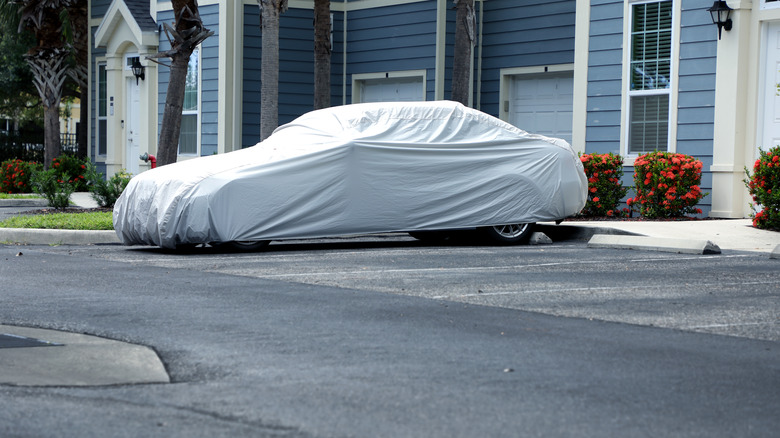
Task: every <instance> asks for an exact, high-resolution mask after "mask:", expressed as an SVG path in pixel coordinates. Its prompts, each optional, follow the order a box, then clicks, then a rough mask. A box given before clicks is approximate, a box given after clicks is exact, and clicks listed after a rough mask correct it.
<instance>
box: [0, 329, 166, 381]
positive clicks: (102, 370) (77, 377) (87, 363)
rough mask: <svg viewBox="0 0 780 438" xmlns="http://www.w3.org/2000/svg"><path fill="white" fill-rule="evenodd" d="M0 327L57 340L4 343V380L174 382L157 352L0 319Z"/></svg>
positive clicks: (6, 331) (0, 357)
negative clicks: (32, 343)
mask: <svg viewBox="0 0 780 438" xmlns="http://www.w3.org/2000/svg"><path fill="white" fill-rule="evenodd" d="M0 333H3V334H10V335H12V336H22V337H25V338H31V339H38V340H42V341H45V342H47V343H52V346H41V347H27V348H4V349H3V354H2V355H0V369H2V370H3V372H2V373H0V384H10V385H19V386H95V385H124V384H138V383H169V382H170V377H168V373H167V371H166V370H165V366H164V365H163V364H162V362H161V361H160V358H159V357H158V356H157V353H155V352H154V350H152V349H151V348H149V347H144V346H141V345H136V344H129V343H126V342H120V341H114V340H111V339H105V338H99V337H96V336H89V335H82V334H77V333H68V332H61V331H55V330H43V329H34V328H28V327H15V326H8V325H0Z"/></svg>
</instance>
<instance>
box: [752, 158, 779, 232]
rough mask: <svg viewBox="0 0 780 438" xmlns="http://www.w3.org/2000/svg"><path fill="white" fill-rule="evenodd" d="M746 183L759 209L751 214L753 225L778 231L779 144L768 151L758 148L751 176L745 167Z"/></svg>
mask: <svg viewBox="0 0 780 438" xmlns="http://www.w3.org/2000/svg"><path fill="white" fill-rule="evenodd" d="M745 173H746V174H747V179H745V180H744V181H745V184H746V185H747V188H748V191H749V192H750V195H751V196H752V197H753V202H755V203H756V205H757V206H758V207H760V208H761V211H758V212H756V213H755V214H753V226H754V227H756V228H763V229H767V230H776V231H780V146H775V147H773V148H772V149H770V150H769V151H768V152H764V151H763V150H759V157H758V160H756V163H755V164H754V165H753V176H751V175H750V172H749V171H748V169H747V168H745Z"/></svg>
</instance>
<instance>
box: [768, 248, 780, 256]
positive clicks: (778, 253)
mask: <svg viewBox="0 0 780 438" xmlns="http://www.w3.org/2000/svg"><path fill="white" fill-rule="evenodd" d="M769 258H770V259H780V245H777V246H776V247H775V249H773V250H772V253H771V254H769Z"/></svg>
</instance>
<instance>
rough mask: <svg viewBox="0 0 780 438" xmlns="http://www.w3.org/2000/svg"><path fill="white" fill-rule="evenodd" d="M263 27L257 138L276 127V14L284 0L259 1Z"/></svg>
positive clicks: (284, 9) (277, 108)
mask: <svg viewBox="0 0 780 438" xmlns="http://www.w3.org/2000/svg"><path fill="white" fill-rule="evenodd" d="M258 4H259V6H260V19H261V22H260V27H261V28H262V34H263V43H262V51H263V52H262V61H261V66H260V68H261V73H260V74H261V76H260V80H261V81H262V84H261V86H260V140H265V139H266V138H268V136H270V135H271V133H272V132H274V129H276V128H277V127H278V126H279V16H280V15H281V14H282V12H284V11H286V10H287V0H258Z"/></svg>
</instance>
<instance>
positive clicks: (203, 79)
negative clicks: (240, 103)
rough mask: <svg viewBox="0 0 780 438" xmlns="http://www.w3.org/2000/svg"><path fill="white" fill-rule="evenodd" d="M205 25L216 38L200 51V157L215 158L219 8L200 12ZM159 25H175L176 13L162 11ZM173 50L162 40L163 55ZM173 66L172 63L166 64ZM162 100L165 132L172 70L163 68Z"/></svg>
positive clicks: (159, 106) (159, 110) (159, 103)
mask: <svg viewBox="0 0 780 438" xmlns="http://www.w3.org/2000/svg"><path fill="white" fill-rule="evenodd" d="M198 11H199V13H200V16H201V18H202V19H203V24H204V25H205V27H206V28H207V29H209V30H212V31H214V35H212V36H210V37H209V38H207V39H206V40H205V41H204V42H203V43H202V44H201V49H200V58H201V60H200V68H201V71H200V99H201V102H200V108H199V110H200V154H201V155H212V154H215V153H216V152H217V142H218V139H217V136H218V132H219V113H218V111H219V98H220V95H219V94H220V93H219V88H218V87H219V5H209V6H201V7H199V8H198ZM157 22H158V23H161V24H162V23H171V24H172V23H173V11H170V10H168V11H161V12H159V13H158V14H157ZM169 49H170V44H169V43H168V39H167V38H165V37H162V38H160V51H161V52H162V51H165V50H169ZM163 62H170V60H163ZM158 78H159V88H158V99H157V113H158V117H159V120H160V122H161V123H160V125H158V127H157V134H158V137H159V131H160V129H161V128H162V119H163V113H164V112H165V99H166V96H167V92H168V82H169V81H170V69H169V68H168V67H165V66H163V65H160V66H159V67H158Z"/></svg>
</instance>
